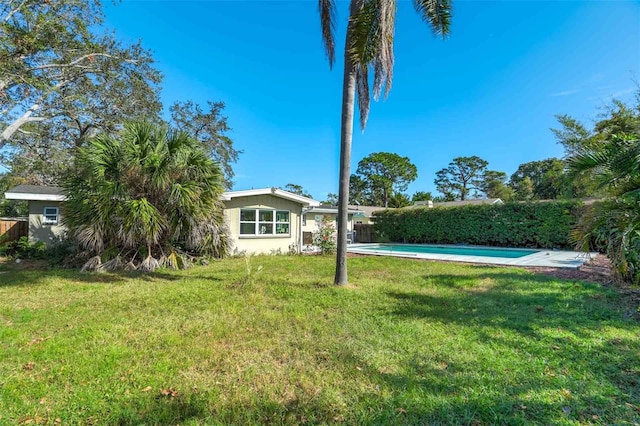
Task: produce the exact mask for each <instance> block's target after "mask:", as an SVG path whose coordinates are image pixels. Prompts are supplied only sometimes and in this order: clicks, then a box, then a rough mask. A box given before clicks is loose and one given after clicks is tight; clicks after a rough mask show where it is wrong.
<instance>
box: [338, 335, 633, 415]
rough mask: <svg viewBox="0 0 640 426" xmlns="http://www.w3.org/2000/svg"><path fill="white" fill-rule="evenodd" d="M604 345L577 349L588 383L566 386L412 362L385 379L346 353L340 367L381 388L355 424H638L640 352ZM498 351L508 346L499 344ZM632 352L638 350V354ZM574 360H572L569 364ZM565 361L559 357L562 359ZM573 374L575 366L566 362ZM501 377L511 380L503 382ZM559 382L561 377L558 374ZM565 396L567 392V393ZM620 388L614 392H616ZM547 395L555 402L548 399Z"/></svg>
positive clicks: (359, 405)
mask: <svg viewBox="0 0 640 426" xmlns="http://www.w3.org/2000/svg"><path fill="white" fill-rule="evenodd" d="M614 343H615V345H616V347H615V348H611V347H609V345H610V344H611V342H603V343H602V344H601V345H598V346H597V347H593V348H590V349H584V348H580V349H578V350H579V351H580V352H582V353H581V356H582V357H584V359H587V360H588V359H590V357H592V355H594V357H593V358H591V359H590V361H587V362H589V365H588V371H589V372H590V374H592V376H593V377H594V381H591V382H589V381H585V377H580V378H579V379H575V380H569V381H568V382H567V381H566V380H564V379H561V378H558V379H557V380H556V379H555V376H553V374H554V373H553V372H551V371H549V373H548V375H545V374H541V375H530V374H527V373H526V372H523V371H480V373H482V374H480V376H483V375H484V376H487V375H490V376H491V377H489V378H478V379H472V378H471V376H472V375H473V374H474V373H478V370H480V369H482V366H481V364H476V365H467V367H466V368H467V369H466V370H465V369H464V368H463V367H462V366H460V365H457V364H456V363H455V361H451V360H449V359H446V355H445V356H444V357H445V359H442V360H436V362H434V360H433V359H421V358H420V357H419V356H416V357H414V358H413V359H411V360H410V361H409V362H407V363H405V364H403V365H402V366H401V368H400V370H401V372H394V373H387V372H383V371H380V369H378V368H376V367H374V366H372V365H370V364H368V363H367V362H366V361H365V360H363V359H360V358H358V357H357V356H354V355H353V353H348V352H345V353H343V356H342V359H341V361H342V363H343V364H344V365H345V366H346V367H347V369H351V370H352V371H353V370H357V371H358V372H359V374H362V375H364V376H366V377H367V379H368V380H370V381H371V382H373V383H376V391H367V392H364V393H362V394H359V395H358V396H357V400H358V401H357V402H356V403H355V404H354V407H355V408H356V409H357V410H358V411H357V412H355V413H354V416H355V418H354V419H352V420H353V422H354V423H357V424H366V425H378V424H415V425H418V424H420V425H422V424H438V425H441V424H451V425H459V424H478V425H479V424H559V423H572V422H579V423H580V424H583V423H588V424H591V423H597V424H613V423H618V422H622V423H625V422H626V421H634V420H636V421H637V419H638V418H639V417H638V415H639V414H640V412H638V411H637V410H638V408H637V404H638V393H637V392H638V386H639V384H640V375H639V370H638V369H637V366H636V363H635V362H636V361H635V360H637V359H638V356H639V355H640V354H639V353H638V345H637V342H634V341H632V340H629V339H623V340H619V341H616V342H614ZM499 344H508V343H506V342H501V343H499ZM634 347H635V349H634ZM572 358H573V359H572ZM557 359H558V360H560V359H562V355H557ZM566 359H567V360H571V361H568V362H567V367H568V368H569V369H571V368H572V367H573V365H572V363H574V362H576V361H575V354H573V357H569V358H566ZM500 375H505V376H509V379H507V380H501V378H500V377H498V376H500ZM558 375H560V373H558ZM565 387H566V388H568V389H565ZM612 388H617V390H615V389H612ZM550 395H555V397H554V396H551V397H550Z"/></svg>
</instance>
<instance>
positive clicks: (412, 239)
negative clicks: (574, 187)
mask: <svg viewBox="0 0 640 426" xmlns="http://www.w3.org/2000/svg"><path fill="white" fill-rule="evenodd" d="M584 209H585V207H584V205H583V204H582V202H580V201H578V200H567V201H549V202H529V203H507V204H502V205H475V206H474V205H471V206H460V207H451V208H435V209H433V208H431V209H430V208H426V207H424V208H422V207H417V208H416V207H414V208H406V209H398V210H385V211H379V212H376V213H375V230H376V233H377V234H378V235H380V236H381V238H383V239H386V240H389V241H393V242H404V243H435V244H457V243H467V244H477V245H487V246H503V247H507V246H508V247H532V248H563V249H570V248H573V246H574V244H573V243H572V242H571V239H570V234H571V231H572V230H573V229H574V228H575V226H576V224H577V223H578V220H579V218H580V217H581V216H582V214H583V212H584Z"/></svg>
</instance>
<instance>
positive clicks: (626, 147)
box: [568, 129, 640, 283]
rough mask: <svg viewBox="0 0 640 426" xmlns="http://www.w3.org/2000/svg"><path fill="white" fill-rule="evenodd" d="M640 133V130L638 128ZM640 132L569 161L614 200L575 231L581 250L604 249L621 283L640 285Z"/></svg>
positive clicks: (599, 207) (575, 173)
mask: <svg viewBox="0 0 640 426" xmlns="http://www.w3.org/2000/svg"><path fill="white" fill-rule="evenodd" d="M638 130H640V129H638ZM639 134H640V132H638V131H637V130H636V131H635V132H633V133H628V134H625V133H621V134H615V135H613V136H612V137H611V138H610V140H609V141H606V143H603V144H601V145H600V146H595V147H589V148H586V149H580V150H577V151H576V152H575V153H574V154H573V155H572V156H571V157H569V158H568V163H569V167H570V171H571V173H572V175H573V176H579V175H580V174H584V173H591V174H592V176H593V177H594V178H595V179H596V181H597V182H598V184H599V185H600V186H601V187H602V188H605V189H608V191H609V192H610V194H611V195H612V196H613V197H614V198H613V199H611V200H608V201H605V202H603V203H601V204H599V205H596V206H594V207H593V208H592V209H591V210H590V211H589V212H588V213H587V215H586V216H585V217H584V218H583V220H582V223H581V224H580V225H579V226H578V227H577V228H576V229H575V231H574V235H573V237H574V239H575V240H576V243H577V246H578V248H580V249H582V250H585V251H586V250H589V249H590V248H591V247H590V245H591V243H596V244H597V245H600V246H604V249H605V250H606V252H607V255H608V256H609V258H610V259H611V262H612V264H613V266H614V272H616V273H617V275H618V277H619V278H620V279H622V280H628V281H633V282H635V283H638V282H640V138H639V137H638V135H639Z"/></svg>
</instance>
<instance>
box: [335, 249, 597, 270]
mask: <svg viewBox="0 0 640 426" xmlns="http://www.w3.org/2000/svg"><path fill="white" fill-rule="evenodd" d="M381 245H384V244H349V246H348V248H347V252H348V253H354V254H367V255H375V256H395V257H407V258H412V259H430V260H443V261H447V262H467V263H484V264H491V265H507V266H542V267H551V268H571V269H578V268H579V267H580V266H581V265H582V264H583V263H585V262H587V261H588V260H589V259H590V258H591V257H594V256H595V255H596V254H597V253H582V252H577V251H564V250H540V251H538V252H537V253H534V254H530V255H527V256H522V257H518V258H511V259H510V258H506V257H488V256H469V255H458V254H437V253H409V252H400V251H396V252H393V251H384V250H375V249H374V248H375V247H378V246H381ZM393 245H395V246H399V245H407V246H412V245H416V244H393ZM420 245H423V246H432V247H444V246H446V247H467V248H472V247H473V248H497V247H486V246H467V245H465V246H456V245H447V244H420ZM500 249H503V250H508V249H505V248H503V247H500ZM514 250H517V249H514Z"/></svg>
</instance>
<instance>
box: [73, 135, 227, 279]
mask: <svg viewBox="0 0 640 426" xmlns="http://www.w3.org/2000/svg"><path fill="white" fill-rule="evenodd" d="M64 186H65V193H66V196H67V201H66V203H65V206H64V209H65V215H64V218H65V219H64V220H65V224H66V225H67V227H68V229H69V231H70V233H71V235H72V236H73V237H75V238H76V239H77V240H78V242H79V244H80V245H81V246H82V247H83V248H85V249H86V250H88V251H90V252H93V253H94V254H101V253H103V252H105V251H107V250H110V251H111V252H112V253H119V254H120V255H124V256H127V257H130V258H134V259H135V257H136V256H139V255H141V256H142V257H145V256H146V259H145V261H143V262H142V263H141V266H140V267H141V268H142V269H153V267H154V266H155V265H156V264H157V262H155V261H154V259H155V258H154V256H157V257H164V258H165V259H168V262H167V263H168V264H170V265H176V264H177V263H180V262H177V261H176V250H177V249H181V250H184V251H187V252H192V253H205V252H206V253H211V254H214V255H218V256H221V255H224V254H225V253H226V250H227V238H226V230H225V224H224V218H223V214H222V207H223V206H222V203H221V200H220V196H221V194H222V192H223V188H224V178H223V175H222V172H221V170H220V168H219V167H218V165H217V164H216V163H215V162H214V161H213V160H211V159H210V158H208V156H207V154H206V152H205V151H204V149H203V148H202V146H201V145H200V142H198V141H197V140H195V139H193V138H190V137H189V136H188V135H187V134H186V133H182V132H167V131H165V130H164V129H163V128H158V127H156V126H154V125H153V124H149V123H129V124H127V125H125V126H124V129H123V130H122V132H121V133H120V134H119V135H118V136H117V137H112V136H110V135H107V134H102V135H100V136H98V137H96V138H94V139H93V140H91V141H90V142H89V144H88V145H87V146H86V147H84V148H80V149H79V150H78V153H77V156H76V160H75V168H74V170H73V171H72V173H71V174H70V175H69V177H68V178H67V179H66V180H65V183H64Z"/></svg>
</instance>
